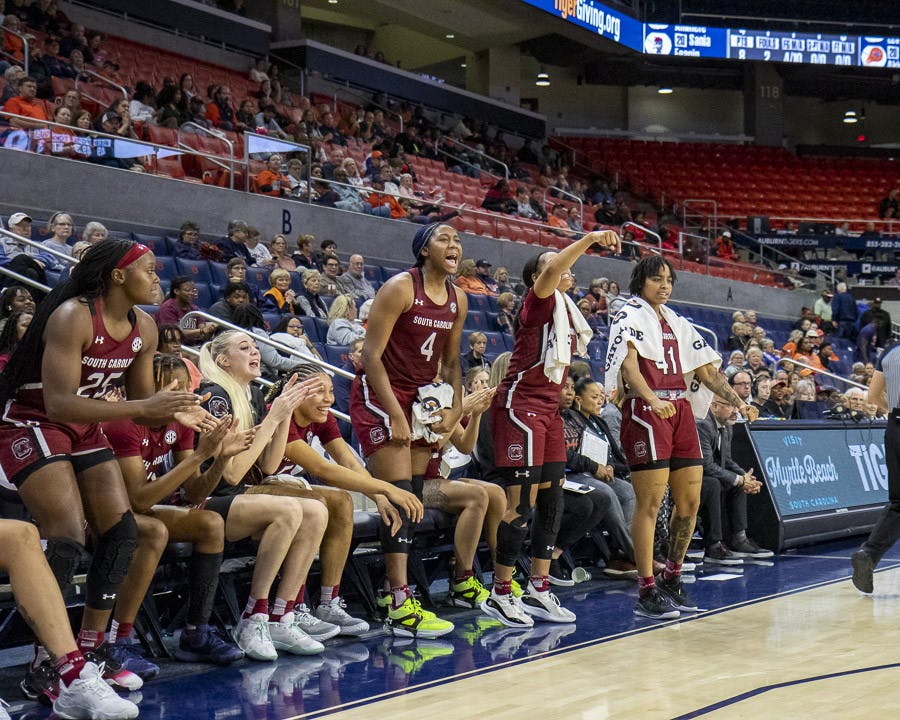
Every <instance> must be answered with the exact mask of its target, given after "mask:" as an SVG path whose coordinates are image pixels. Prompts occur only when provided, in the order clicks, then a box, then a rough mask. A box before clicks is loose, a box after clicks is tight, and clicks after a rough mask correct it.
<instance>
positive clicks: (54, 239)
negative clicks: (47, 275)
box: [41, 212, 75, 270]
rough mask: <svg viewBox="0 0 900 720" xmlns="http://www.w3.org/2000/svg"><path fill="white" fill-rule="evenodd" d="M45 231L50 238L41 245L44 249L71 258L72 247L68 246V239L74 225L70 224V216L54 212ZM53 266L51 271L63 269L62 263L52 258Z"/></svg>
mask: <svg viewBox="0 0 900 720" xmlns="http://www.w3.org/2000/svg"><path fill="white" fill-rule="evenodd" d="M47 230H48V231H49V234H50V237H49V238H47V239H46V240H44V241H43V243H41V244H42V245H43V246H44V247H47V248H50V249H51V250H55V251H56V252H58V253H62V254H63V255H68V256H69V257H71V256H72V246H71V245H69V244H68V240H69V238H71V237H72V235H73V233H74V230H75V223H73V222H72V216H71V215H69V214H68V213H64V212H56V213H53V215H52V216H51V217H50V221H49V222H48V223H47ZM54 262H55V266H54V267H52V268H50V269H51V270H56V269H60V268H62V267H63V265H62V261H60V260H56V259H55V258H54Z"/></svg>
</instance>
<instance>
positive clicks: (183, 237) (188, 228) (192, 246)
mask: <svg viewBox="0 0 900 720" xmlns="http://www.w3.org/2000/svg"><path fill="white" fill-rule="evenodd" d="M172 254H173V255H174V256H175V257H180V258H184V259H185V260H202V259H203V258H204V255H203V253H202V252H201V250H200V226H199V225H197V223H195V222H193V221H191V220H188V221H186V222H184V223H182V224H181V227H180V228H179V230H178V240H176V241H175V247H174V248H173V249H172Z"/></svg>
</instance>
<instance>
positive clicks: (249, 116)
mask: <svg viewBox="0 0 900 720" xmlns="http://www.w3.org/2000/svg"><path fill="white" fill-rule="evenodd" d="M234 116H235V118H236V119H237V121H238V122H239V123H243V124H244V125H246V126H247V127H252V128H255V127H256V103H255V102H254V100H253V99H252V98H245V99H244V100H242V101H241V104H240V106H239V107H238V109H237V112H236V113H235V114H234Z"/></svg>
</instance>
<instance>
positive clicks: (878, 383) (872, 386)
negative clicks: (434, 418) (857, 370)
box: [866, 370, 890, 415]
mask: <svg viewBox="0 0 900 720" xmlns="http://www.w3.org/2000/svg"><path fill="white" fill-rule="evenodd" d="M866 400H867V401H868V402H869V403H871V404H872V405H875V406H876V407H877V408H878V410H879V411H880V412H882V413H884V414H885V415H886V414H887V412H888V410H889V409H890V408H888V403H887V386H886V385H885V384H884V373H883V372H881V371H880V370H876V371H875V374H874V375H872V380H871V382H870V383H869V395H868V397H867V398H866Z"/></svg>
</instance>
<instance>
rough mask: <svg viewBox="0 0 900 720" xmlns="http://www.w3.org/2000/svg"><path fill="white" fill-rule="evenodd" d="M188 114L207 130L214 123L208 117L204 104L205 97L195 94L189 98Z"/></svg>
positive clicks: (193, 121)
mask: <svg viewBox="0 0 900 720" xmlns="http://www.w3.org/2000/svg"><path fill="white" fill-rule="evenodd" d="M188 115H190V120H191V122H192V123H195V124H196V125H199V126H200V127H203V128H206V129H207V130H208V129H209V128H211V127H212V123H211V122H210V121H209V119H208V118H207V117H206V106H205V105H204V104H203V98H201V97H200V96H198V95H194V97H192V98H191V99H190V100H188Z"/></svg>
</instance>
